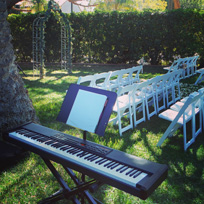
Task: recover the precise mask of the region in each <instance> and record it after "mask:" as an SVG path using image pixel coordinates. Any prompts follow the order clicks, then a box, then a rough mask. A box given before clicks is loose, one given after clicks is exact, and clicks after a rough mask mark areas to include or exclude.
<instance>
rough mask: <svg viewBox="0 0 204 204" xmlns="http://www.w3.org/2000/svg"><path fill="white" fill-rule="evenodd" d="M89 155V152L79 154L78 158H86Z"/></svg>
mask: <svg viewBox="0 0 204 204" xmlns="http://www.w3.org/2000/svg"><path fill="white" fill-rule="evenodd" d="M87 154H89V152H82V153H79V154H77V156H78V157H84V156H86V155H87Z"/></svg>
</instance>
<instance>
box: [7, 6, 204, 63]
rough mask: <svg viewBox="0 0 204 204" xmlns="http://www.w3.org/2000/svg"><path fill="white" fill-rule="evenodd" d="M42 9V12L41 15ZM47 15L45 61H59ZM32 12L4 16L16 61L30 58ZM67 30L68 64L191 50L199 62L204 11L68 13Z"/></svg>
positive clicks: (168, 57)
mask: <svg viewBox="0 0 204 204" xmlns="http://www.w3.org/2000/svg"><path fill="white" fill-rule="evenodd" d="M42 14H43V13H41V15H42ZM54 15H55V14H53V15H51V17H50V18H49V20H48V22H47V24H46V29H45V31H46V35H45V41H46V44H45V45H46V48H45V61H48V62H55V61H59V60H60V52H61V51H60V41H61V37H60V23H59V22H58V20H56V19H57V18H55V16H54ZM36 17H37V14H19V15H16V14H15V15H9V17H8V21H9V22H10V24H11V31H12V35H13V44H14V48H15V50H16V55H17V60H18V61H30V60H31V59H32V23H33V20H34V19H35V18H36ZM67 18H68V19H69V22H70V24H71V28H72V59H73V62H89V63H136V62H137V61H138V60H139V59H140V58H141V57H142V56H145V57H146V58H147V59H149V60H150V62H151V64H160V63H161V62H162V61H167V62H169V61H172V60H173V59H174V58H175V56H181V57H187V56H192V55H194V54H195V53H197V54H199V55H200V56H201V59H200V62H201V63H202V62H204V58H203V55H204V46H203V42H204V41H203V38H204V36H203V33H204V32H203V29H204V21H203V18H204V13H203V12H202V11H197V10H182V9H178V10H173V11H167V12H163V13H159V12H154V13H152V12H150V11H145V12H117V11H113V12H102V11H95V12H93V13H83V12H82V13H72V14H69V15H67Z"/></svg>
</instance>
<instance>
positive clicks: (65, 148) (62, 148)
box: [59, 145, 72, 151]
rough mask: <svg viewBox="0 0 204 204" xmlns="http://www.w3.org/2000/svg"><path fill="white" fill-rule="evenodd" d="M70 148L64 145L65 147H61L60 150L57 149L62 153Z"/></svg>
mask: <svg viewBox="0 0 204 204" xmlns="http://www.w3.org/2000/svg"><path fill="white" fill-rule="evenodd" d="M70 148H72V147H71V146H69V145H66V146H64V147H61V148H59V149H60V150H62V151H65V150H68V149H70Z"/></svg>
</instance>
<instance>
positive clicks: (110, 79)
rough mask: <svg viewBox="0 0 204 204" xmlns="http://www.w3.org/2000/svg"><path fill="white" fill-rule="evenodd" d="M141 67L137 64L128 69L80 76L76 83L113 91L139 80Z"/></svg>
mask: <svg viewBox="0 0 204 204" xmlns="http://www.w3.org/2000/svg"><path fill="white" fill-rule="evenodd" d="M142 69H143V66H142V65H139V66H135V67H132V68H128V69H121V70H116V71H110V72H103V73H99V74H94V75H87V76H80V77H79V79H78V81H77V84H81V85H86V86H91V87H95V88H101V89H105V90H109V91H115V90H117V89H118V88H119V87H121V86H127V85H131V84H133V83H138V82H140V79H139V74H140V72H141V70H142Z"/></svg>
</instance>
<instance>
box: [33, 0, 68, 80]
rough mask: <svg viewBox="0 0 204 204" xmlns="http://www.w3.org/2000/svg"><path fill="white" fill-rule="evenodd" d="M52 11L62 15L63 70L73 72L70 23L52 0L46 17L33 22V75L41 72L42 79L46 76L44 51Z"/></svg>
mask: <svg viewBox="0 0 204 204" xmlns="http://www.w3.org/2000/svg"><path fill="white" fill-rule="evenodd" d="M51 11H54V12H58V13H59V14H60V19H59V20H60V24H61V68H62V69H65V70H68V73H70V72H71V31H70V25H69V21H68V19H67V18H66V16H65V15H64V14H63V13H62V11H61V9H60V8H59V5H58V4H57V3H56V2H54V1H53V0H50V1H49V3H48V9H47V11H46V13H45V15H44V16H43V17H42V16H40V17H37V18H36V19H35V20H34V21H33V30H32V35H33V36H32V37H33V75H34V74H35V72H37V73H38V72H39V70H40V78H43V76H44V49H45V26H46V22H47V21H48V19H49V17H50V14H51Z"/></svg>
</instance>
